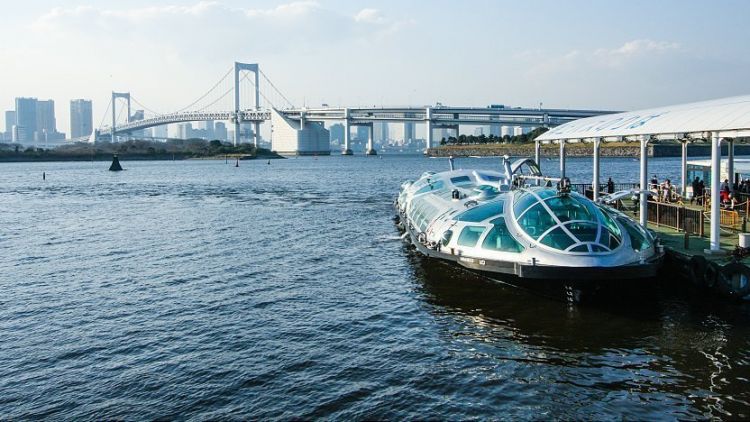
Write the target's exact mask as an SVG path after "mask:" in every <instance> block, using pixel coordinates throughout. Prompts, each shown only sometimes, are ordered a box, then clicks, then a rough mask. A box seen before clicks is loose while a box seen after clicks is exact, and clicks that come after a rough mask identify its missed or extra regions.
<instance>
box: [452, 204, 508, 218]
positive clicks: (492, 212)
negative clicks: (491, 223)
mask: <svg viewBox="0 0 750 422" xmlns="http://www.w3.org/2000/svg"><path fill="white" fill-rule="evenodd" d="M502 213H503V201H494V202H490V203H488V204H482V205H479V206H477V207H473V208H471V209H468V210H466V211H464V212H462V213H461V214H459V215H458V216H456V221H469V222H472V223H478V222H480V221H484V220H486V219H488V218H490V217H494V216H497V215H499V214H502Z"/></svg>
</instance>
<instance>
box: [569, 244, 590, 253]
mask: <svg viewBox="0 0 750 422" xmlns="http://www.w3.org/2000/svg"><path fill="white" fill-rule="evenodd" d="M570 251H571V252H588V251H589V247H588V246H587V245H578V246H576V247H575V248H572V249H571V250H570Z"/></svg>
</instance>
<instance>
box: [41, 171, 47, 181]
mask: <svg viewBox="0 0 750 422" xmlns="http://www.w3.org/2000/svg"><path fill="white" fill-rule="evenodd" d="M42 180H47V173H45V172H42Z"/></svg>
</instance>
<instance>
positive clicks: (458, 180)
mask: <svg viewBox="0 0 750 422" xmlns="http://www.w3.org/2000/svg"><path fill="white" fill-rule="evenodd" d="M451 183H453V184H454V185H467V184H471V183H472V181H471V177H469V176H457V177H451Z"/></svg>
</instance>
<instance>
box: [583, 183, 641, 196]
mask: <svg viewBox="0 0 750 422" xmlns="http://www.w3.org/2000/svg"><path fill="white" fill-rule="evenodd" d="M592 187H593V185H592V184H591V183H571V184H570V189H571V190H572V191H573V192H578V193H580V194H581V195H584V196H585V197H587V198H589V199H591V198H593V197H594V191H593V189H592ZM630 189H638V184H637V183H615V184H614V189H612V192H619V191H621V190H630ZM599 194H600V195H607V194H608V192H607V184H606V183H600V184H599Z"/></svg>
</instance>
